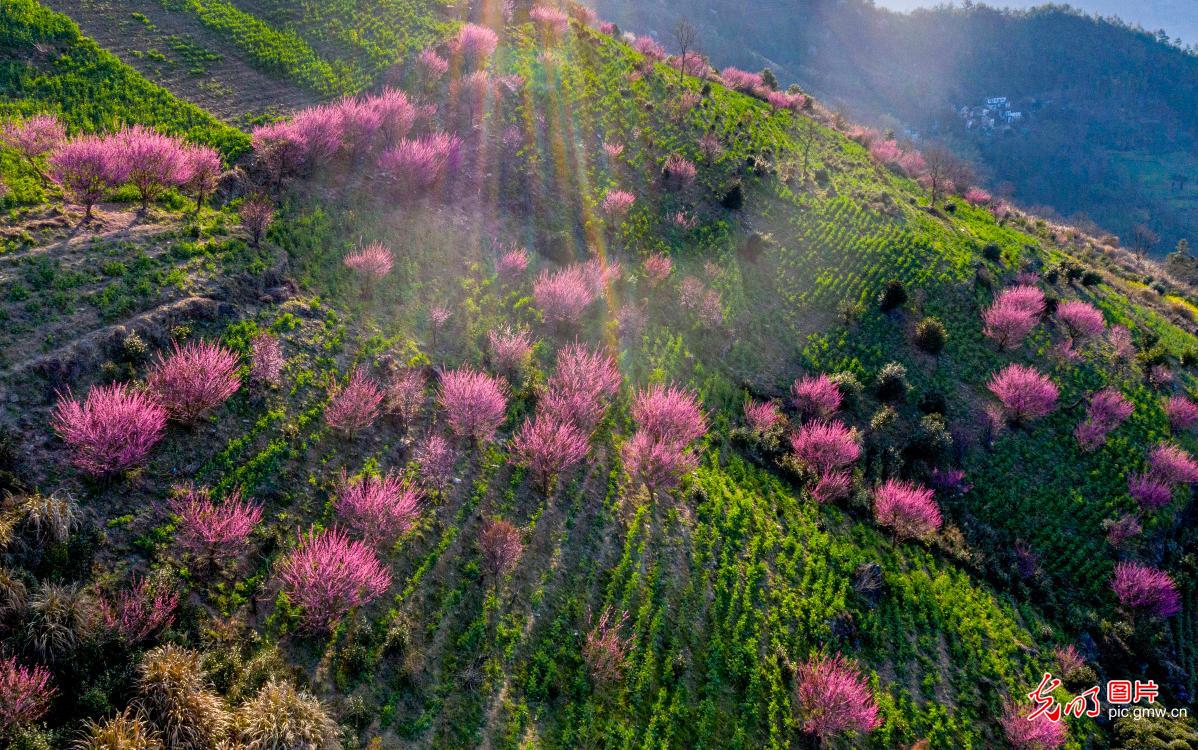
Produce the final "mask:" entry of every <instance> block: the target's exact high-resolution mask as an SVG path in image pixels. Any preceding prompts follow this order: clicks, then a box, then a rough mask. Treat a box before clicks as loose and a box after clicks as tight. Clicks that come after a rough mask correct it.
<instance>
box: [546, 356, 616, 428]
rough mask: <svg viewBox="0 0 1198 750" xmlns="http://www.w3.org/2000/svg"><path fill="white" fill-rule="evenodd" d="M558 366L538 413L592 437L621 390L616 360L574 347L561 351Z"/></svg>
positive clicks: (550, 379) (548, 384)
mask: <svg viewBox="0 0 1198 750" xmlns="http://www.w3.org/2000/svg"><path fill="white" fill-rule="evenodd" d="M556 365H557V366H556V369H555V370H554V373H553V376H552V377H550V378H549V382H548V383H547V387H546V393H545V395H544V396H543V397H542V399H541V402H540V403H539V404H538V405H537V408H538V411H540V412H542V413H545V414H547V415H552V416H555V417H556V418H557V419H559V420H563V421H569V422H572V423H573V424H574V425H575V426H576V427H578V429H579V430H581V431H582V432H583V433H585V434H587V435H590V433H591V432H593V431H594V429H595V426H596V425H598V424H599V422H600V421H601V420H602V419H603V415H604V414H605V413H606V412H607V406H608V404H609V403H610V402H611V399H612V398H613V397H614V396H615V395H616V394H617V393H618V392H619V390H620V381H621V376H620V369H619V367H617V365H616V360H615V358H613V357H612V356H611V355H610V354H606V353H604V352H601V351H599V350H597V349H591V348H589V347H587V346H584V345H582V344H578V343H574V344H568V345H566V346H564V347H562V348H561V349H560V350H558V353H557V362H556Z"/></svg>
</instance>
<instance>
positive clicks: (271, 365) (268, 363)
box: [250, 331, 286, 386]
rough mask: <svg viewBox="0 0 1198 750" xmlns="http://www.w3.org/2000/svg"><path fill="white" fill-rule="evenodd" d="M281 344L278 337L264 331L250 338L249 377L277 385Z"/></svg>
mask: <svg viewBox="0 0 1198 750" xmlns="http://www.w3.org/2000/svg"><path fill="white" fill-rule="evenodd" d="M285 361H286V360H285V358H284V357H283V345H282V344H281V343H280V342H279V337H278V336H275V335H274V334H272V333H267V332H265V331H263V332H261V333H258V334H256V335H255V336H254V338H252V339H251V340H250V379H251V380H253V381H255V382H257V383H262V384H263V385H269V386H277V385H278V384H279V379H280V377H281V376H282V373H283V363H284V362H285Z"/></svg>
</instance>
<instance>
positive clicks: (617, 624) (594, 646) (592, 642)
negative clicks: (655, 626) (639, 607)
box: [582, 606, 636, 686]
mask: <svg viewBox="0 0 1198 750" xmlns="http://www.w3.org/2000/svg"><path fill="white" fill-rule="evenodd" d="M627 622H628V613H627V612H621V613H620V615H619V616H618V617H617V616H616V614H615V612H614V610H612V608H611V607H610V606H609V607H606V608H605V609H604V610H603V614H601V615H599V619H598V620H597V621H596V622H595V624H594V625H593V626H592V627H591V629H590V630H589V631H587V635H586V640H585V641H583V644H582V660H583V661H584V662H585V663H586V665H587V671H588V672H589V673H590V675H591V680H592V681H594V683H595V684H596V685H600V686H602V685H611V684H613V683H616V682H619V680H620V677H621V676H622V675H623V673H624V662H625V660H626V659H627V658H628V654H629V652H630V651H632V647H633V646H634V645H635V644H636V636H631V637H625V636H623V635H621V633H620V631H621V630H623V629H624V625H625V623H627Z"/></svg>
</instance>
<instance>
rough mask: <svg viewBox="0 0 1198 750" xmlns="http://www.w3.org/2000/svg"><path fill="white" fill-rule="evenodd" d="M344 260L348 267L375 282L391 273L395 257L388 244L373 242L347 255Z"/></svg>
mask: <svg viewBox="0 0 1198 750" xmlns="http://www.w3.org/2000/svg"><path fill="white" fill-rule="evenodd" d="M343 262H344V263H345V267H346V268H350V269H353V270H354V271H357V272H358V273H359V274H361V275H362V277H363V278H365V279H367V280H368V281H369V282H373V281H377V280H379V279H381V278H383V277H384V276H386V275H387V274H389V273H391V267H392V265H393V263H394V258H393V257H392V255H391V251H390V250H389V249H388V248H387V246H386V245H384V244H383V243H381V242H371V243H370V244H368V245H366V246H364V247H362V248H359V249H358V250H355V251H354V252H352V253H350V254H348V255H346V256H345V260H344V261H343Z"/></svg>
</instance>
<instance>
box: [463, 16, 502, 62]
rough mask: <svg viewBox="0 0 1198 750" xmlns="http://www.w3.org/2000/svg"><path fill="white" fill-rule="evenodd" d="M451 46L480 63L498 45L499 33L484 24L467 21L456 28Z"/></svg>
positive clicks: (484, 60)
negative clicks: (456, 31) (455, 34)
mask: <svg viewBox="0 0 1198 750" xmlns="http://www.w3.org/2000/svg"><path fill="white" fill-rule="evenodd" d="M452 46H453V47H454V49H455V51H457V52H460V53H462V54H463V55H465V56H467V57H469V58H472V59H474V60H475V61H476V64H482V63H484V62H486V60H487V58H489V57H490V56H491V55H492V54H493V53H494V52H495V48H496V47H498V46H499V35H498V34H496V33H495V32H494V31H492V30H491V29H489V28H487V27H486V26H479V25H478V24H474V23H467V24H464V25H463V26H462V27H461V28H460V29H458V35H457V36H456V37H455V38H454V41H453V45H452Z"/></svg>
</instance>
